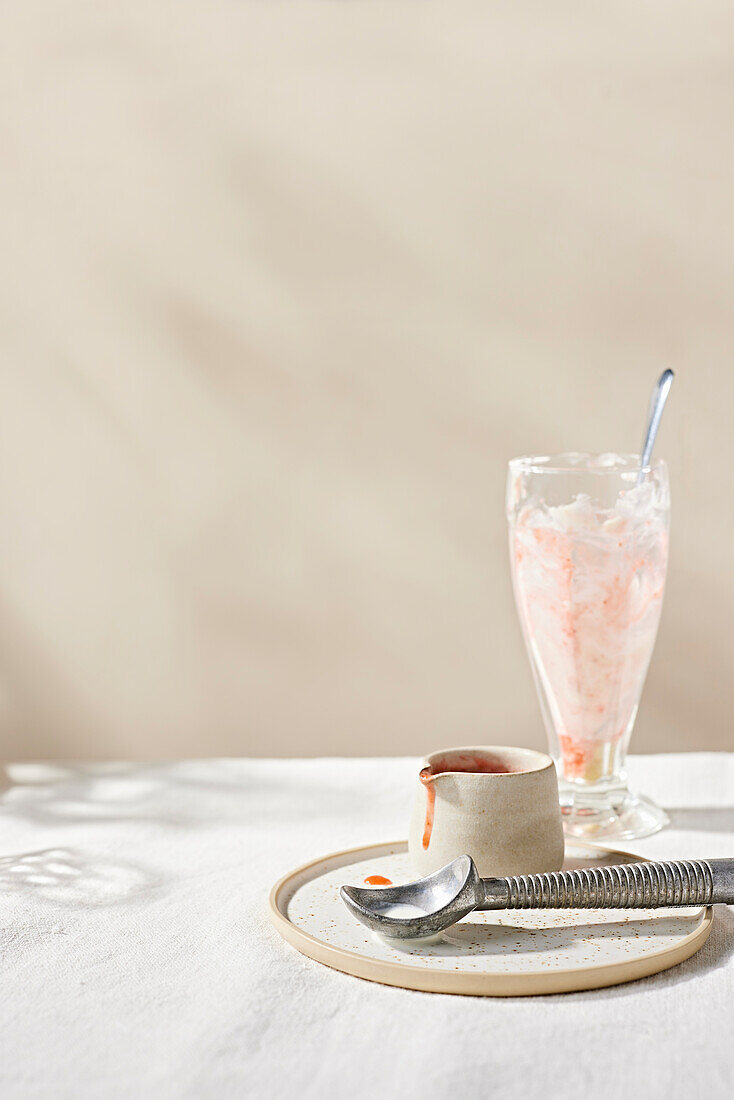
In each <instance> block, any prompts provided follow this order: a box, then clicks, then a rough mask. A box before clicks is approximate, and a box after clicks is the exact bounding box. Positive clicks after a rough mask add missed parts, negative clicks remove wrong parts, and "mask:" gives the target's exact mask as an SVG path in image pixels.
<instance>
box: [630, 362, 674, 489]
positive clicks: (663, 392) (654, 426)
mask: <svg viewBox="0 0 734 1100" xmlns="http://www.w3.org/2000/svg"><path fill="white" fill-rule="evenodd" d="M674 377H675V375H674V374H673V372H672V370H664V371H663V373H662V374H661V375H660V377H659V378H658V380H657V384H656V386H655V389H654V390H653V391H652V397H651V398H650V412H649V414H648V420H647V433H646V435H645V442H644V444H643V447H642V458H641V459H640V472H639V474H638V475H637V484H638V485H642V482H643V481H644V480H645V474H646V473H647V471H648V470H649V468H650V459H651V458H652V449H653V447H654V446H655V437H656V435H657V434H658V428H659V427H660V419H661V417H662V415H663V409H664V408H665V402H666V401H667V400H668V394H669V393H670V387H671V386H672V385H673V378H674Z"/></svg>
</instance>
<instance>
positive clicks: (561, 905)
mask: <svg viewBox="0 0 734 1100" xmlns="http://www.w3.org/2000/svg"><path fill="white" fill-rule="evenodd" d="M482 885H483V886H484V892H485V899H484V904H483V905H482V906H481V908H482V909H657V908H659V907H661V906H665V905H711V904H713V903H714V902H724V903H725V904H727V905H731V904H734V859H686V860H668V861H665V862H659V863H621V864H618V865H615V866H613V867H589V868H585V869H584V870H581V871H551V872H547V873H545V874H541V875H512V876H510V877H508V878H486V879H482Z"/></svg>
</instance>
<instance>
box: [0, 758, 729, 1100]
mask: <svg viewBox="0 0 734 1100" xmlns="http://www.w3.org/2000/svg"><path fill="white" fill-rule="evenodd" d="M630 772H631V776H632V779H633V780H634V782H635V783H636V784H637V785H638V786H640V787H641V788H643V789H644V790H645V791H647V792H648V793H649V794H651V795H652V796H653V797H655V798H657V799H658V800H659V801H660V802H662V803H663V804H664V805H665V806H667V807H669V809H670V813H671V817H672V821H673V827H672V828H671V829H669V830H667V831H665V832H664V833H662V834H659V835H658V836H656V837H652V838H650V839H648V840H645V841H641V842H638V844H637V845H636V846H634V850H637V851H640V852H642V853H644V854H649V855H651V856H683V857H686V856H723V855H732V854H734V755H723V754H693V755H675V756H673V755H671V756H657V757H638V758H636V759H633V760H632V761H631V764H630ZM10 774H11V777H12V779H13V781H14V785H13V786H11V787H10V788H9V789H8V790H7V791H6V792H5V794H4V795H3V797H2V801H1V802H0V809H1V810H2V834H1V835H2V848H1V849H0V856H2V858H0V879H1V880H2V891H1V893H0V915H1V919H0V928H1V929H2V937H3V941H2V942H3V950H2V962H3V986H2V988H3V997H2V1007H1V1008H0V1016H1V1020H2V1025H1V1027H0V1044H1V1048H2V1057H0V1095H2V1097H3V1098H4V1100H12V1098H15V1097H23V1098H24V1100H27V1098H29V1097H33V1098H35V1097H43V1098H49V1097H52V1098H55V1097H70V1098H71V1097H73V1098H74V1100H85V1098H87V1097H95V1098H96V1097H104V1098H106V1100H114V1098H117V1097H120V1098H122V1097H124V1098H126V1100H129V1098H136V1100H139V1098H143V1100H145V1098H147V1097H151V1098H154V1097H155V1098H156V1100H161V1098H163V1100H165V1098H169V1097H191V1098H199V1097H211V1098H212V1100H221V1098H228V1097H254V1098H257V1100H269V1098H271V1097H272V1098H280V1097H283V1098H290V1097H297V1098H298V1100H306V1098H311V1097H313V1098H319V1100H322V1098H327V1100H329V1098H330V1097H332V1096H333V1097H336V1096H341V1095H344V1096H354V1097H365V1098H366V1097H373V1096H376V1095H382V1096H384V1097H386V1098H389V1100H392V1098H393V1097H416V1098H420V1100H430V1098H433V1097H436V1098H439V1097H441V1098H442V1097H447V1096H450V1095H452V1096H456V1097H457V1098H461V1100H472V1098H474V1097H489V1096H491V1097H515V1096H522V1095H525V1096H528V1097H531V1098H534V1097H543V1098H553V1097H559V1098H560V1097H563V1098H564V1100H573V1098H575V1097H584V1100H588V1098H589V1097H592V1096H593V1097H596V1098H607V1097H634V1098H637V1097H641V1096H643V1095H649V1096H650V1097H663V1096H670V1097H679V1096H701V1097H703V1096H705V1097H707V1098H714V1097H725V1096H727V1097H729V1096H731V1090H732V1071H733V1069H734V1058H733V1055H732V1046H733V1044H732V1039H731V1028H732V1023H733V1022H734V1021H733V1019H732V1013H733V1011H734V962H732V959H731V954H732V949H734V914H732V912H731V911H730V910H729V909H727V908H725V907H722V906H719V907H718V908H717V911H716V920H715V925H714V930H713V933H712V936H711V938H710V940H709V942H708V944H707V945H706V946H705V947H704V948H703V949H702V950H701V951H700V952H699V953H698V955H696V956H694V958H692V959H690V960H688V961H687V962H685V963H683V964H682V965H680V966H678V967H676V968H674V969H672V970H669V971H667V972H665V973H663V974H659V975H657V976H655V977H652V978H647V979H645V980H643V981H639V982H635V983H631V984H629V985H624V986H617V987H614V988H611V989H605V990H600V991H598V992H588V993H579V994H570V995H565V996H555V997H541V998H518V999H512V1000H492V999H484V998H469V997H447V996H436V995H432V994H423V993H416V992H411V991H408V990H401V989H394V988H390V987H386V986H380V985H376V984H373V983H368V982H364V981H360V980H359V979H357V978H352V977H350V976H348V975H345V974H340V973H338V972H336V971H333V970H329V969H327V968H326V967H322V966H319V965H318V964H317V963H315V962H312V961H311V960H309V959H306V958H304V957H302V956H301V955H299V954H298V953H297V952H296V951H295V950H294V949H293V948H292V947H290V946H288V945H287V944H286V943H284V942H283V941H282V940H281V939H280V937H279V936H278V934H277V933H276V932H275V930H274V929H273V928H272V926H271V925H270V923H269V921H268V918H267V915H266V897H267V892H268V889H269V887H270V886H271V884H272V882H273V881H274V880H275V879H276V878H278V877H279V876H280V875H281V874H282V873H283V872H285V871H287V870H288V869H290V868H291V867H293V866H296V865H297V864H299V863H301V862H305V861H307V860H308V859H310V858H312V857H314V856H317V855H319V854H324V853H326V852H328V851H331V850H334V849H337V848H342V847H347V846H349V845H356V844H359V843H369V842H373V841H379V840H392V839H395V838H397V837H400V836H403V835H405V832H406V818H407V815H408V808H409V802H410V799H411V797H412V788H413V783H414V781H415V774H416V761H415V760H403V759H390V760H386V759H373V760H341V759H328V760H306V761H304V760H291V761H268V760H209V761H193V762H183V763H171V764H162V765H136V764H119V765H96V766H93V765H79V766H67V765H64V766H58V767H51V766H46V765H17V766H14V767H12V768H11V769H10ZM643 1084H644V1085H645V1086H646V1087H647V1089H649V1091H648V1092H647V1093H646V1094H644V1093H643V1092H642V1085H643Z"/></svg>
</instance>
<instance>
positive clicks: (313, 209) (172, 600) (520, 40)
mask: <svg viewBox="0 0 734 1100" xmlns="http://www.w3.org/2000/svg"><path fill="white" fill-rule="evenodd" d="M112 7H116V8H117V12H116V14H114V13H111V6H110V5H104V4H102V5H100V4H93V3H82V2H80V0H71V2H70V3H68V4H65V5H58V4H54V3H51V2H50V0H46V2H45V3H33V2H28V3H26V4H22V5H15V7H14V8H13V9H12V10H11V9H9V10H8V11H7V12H6V18H5V21H4V22H5V27H4V32H3V36H2V40H0V134H1V135H2V142H1V146H0V152H1V156H2V171H1V172H0V242H1V244H2V257H3V264H2V270H1V273H0V351H1V352H2V371H1V374H0V540H1V546H0V600H1V601H2V602H1V607H0V612H1V614H0V689H1V690H0V744H2V746H3V752H4V753H5V754H6V755H7V756H9V757H15V758H17V757H33V756H41V757H43V756H98V757H102V756H146V757H150V756H183V755H189V754H214V753H232V754H239V753H255V754H275V755H281V754H286V755H287V754H312V753H347V754H353V753H409V752H421V751H423V750H425V749H428V748H431V747H435V746H436V745H438V744H446V743H460V742H476V741H509V742H517V743H522V744H541V743H542V741H543V734H542V730H541V728H540V719H539V714H538V710H537V705H536V701H535V697H534V691H533V686H532V683H531V678H530V674H529V671H528V667H527V663H526V659H525V655H524V652H523V650H522V645H521V639H520V634H519V630H518V627H517V624H516V620H515V613H514V608H513V604H512V597H511V591H510V583H509V574H508V566H507V560H506V544H505V520H504V512H503V486H504V474H505V463H506V460H507V459H508V458H509V457H510V456H512V455H514V454H516V453H521V452H524V451H527V450H534V451H546V450H552V449H563V448H579V449H582V448H589V449H634V448H635V447H636V446H637V445H638V443H639V440H640V435H641V431H642V420H643V415H644V411H645V407H646V403H647V399H648V393H649V389H650V386H651V385H652V382H653V380H654V378H655V377H656V375H657V373H659V371H660V370H661V369H662V368H663V367H664V366H668V365H670V366H672V367H673V368H674V369H675V370H676V372H677V380H676V384H675V387H674V390H673V394H672V398H671V402H670V407H669V410H668V413H666V420H665V423H664V426H663V430H662V433H661V439H660V444H659V450H660V453H661V454H663V455H665V456H666V457H667V458H668V459H669V462H670V466H671V475H672V490H673V505H674V512H673V542H672V557H671V563H670V573H669V587H668V594H667V598H666V608H665V611H664V615H663V623H662V627H661V633H660V638H659V644H658V648H657V651H656V655H655V657H654V661H653V666H652V669H651V673H650V677H649V682H648V687H647V691H646V694H645V697H644V701H643V707H642V711H641V715H640V719H639V725H638V731H637V734H636V745H637V748H638V749H641V750H653V749H673V748H676V749H681V748H685V749H695V748H703V747H706V748H732V747H734V743H733V742H734V739H733V738H732V722H731V704H732V672H733V671H734V670H733V667H732V666H733V661H732V657H733V656H734V647H733V646H732V618H733V615H734V580H733V579H732V556H731V545H732V537H733V536H734V471H733V462H734V438H733V436H732V404H733V402H734V368H733V367H732V361H733V359H734V313H733V311H732V285H733V283H734V279H733V277H734V223H733V221H732V216H731V205H732V193H734V147H733V146H732V125H731V123H732V111H731V108H732V102H734V70H733V69H732V66H731V56H732V52H731V51H732V35H731V29H732V28H731V17H730V5H728V4H726V3H721V4H712V3H710V2H708V0H706V2H704V3H702V4H697V5H691V4H689V3H684V2H683V0H666V2H665V3H663V2H662V0H657V2H653V3H650V4H646V5H642V6H641V5H638V4H632V3H629V4H614V5H611V6H610V5H598V4H596V5H589V4H588V3H582V2H578V3H558V4H556V3H552V4H548V3H545V2H544V3H540V2H538V3H529V2H527V0H524V2H520V3H506V4H500V5H496V4H489V3H486V2H484V0H482V2H476V3H467V2H449V0H446V2H444V3H409V4H405V3H392V4H380V3H373V2H369V3H367V2H364V3H363V2H357V0H353V2H351V3H344V4H334V3H330V2H323V3H322V2H319V3H292V4H285V3H245V2H242V0H238V2H236V3H235V2H232V3H215V4H211V3H204V2H203V0H200V2H197V3H184V4H181V3H175V4H167V3H163V2H161V0H156V2H154V3H146V4H139V5H135V4H133V5H116V6H112Z"/></svg>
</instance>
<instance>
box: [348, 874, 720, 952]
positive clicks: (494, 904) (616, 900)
mask: <svg viewBox="0 0 734 1100" xmlns="http://www.w3.org/2000/svg"><path fill="white" fill-rule="evenodd" d="M340 894H341V897H342V900H343V902H344V904H345V905H346V906H347V908H348V909H349V911H350V912H351V913H352V914H353V915H354V916H355V917H356V918H357V920H359V921H361V922H362V924H365V925H366V926H367V927H368V928H370V929H372V931H373V932H379V933H381V935H383V936H388V937H390V938H392V939H424V938H427V937H429V936H435V935H436V934H437V933H438V932H442V931H443V930H444V929H445V928H449V927H450V926H451V925H452V924H456V923H457V921H460V920H461V919H462V918H463V917H466V916H467V915H468V914H469V913H471V912H472V911H473V910H475V909H658V908H661V907H664V906H679V905H696V906H699V905H711V904H713V903H715V902H723V903H724V904H726V905H732V904H734V859H689V860H668V861H665V862H656V863H643V862H640V863H621V864H618V865H614V866H612V867H590V868H585V869H583V870H580V871H551V872H547V873H544V874H540V875H512V876H510V877H508V878H480V877H479V873H478V871H477V869H476V867H475V865H474V860H473V859H472V858H471V856H459V857H458V859H454V860H452V862H451V863H448V864H447V865H446V866H445V867H442V868H441V870H440V871H436V872H435V873H434V874H432V875H428V876H427V878H421V879H418V880H417V881H416V882H409V883H407V884H406V885H405V886H392V887H389V888H384V889H375V890H372V889H364V888H361V887H358V886H342V888H341V891H340Z"/></svg>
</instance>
